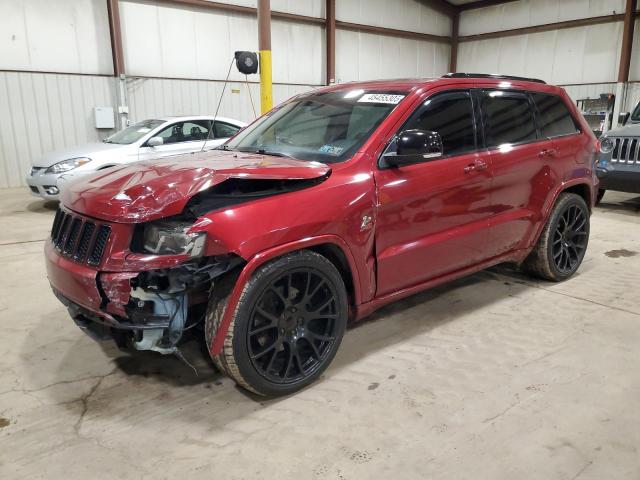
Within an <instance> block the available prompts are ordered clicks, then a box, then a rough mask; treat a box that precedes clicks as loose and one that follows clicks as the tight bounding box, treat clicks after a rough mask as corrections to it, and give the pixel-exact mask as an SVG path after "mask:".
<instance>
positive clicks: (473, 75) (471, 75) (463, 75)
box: [442, 73, 547, 84]
mask: <svg viewBox="0 0 640 480" xmlns="http://www.w3.org/2000/svg"><path fill="white" fill-rule="evenodd" d="M442 78H496V79H499V80H522V81H525V82H536V83H544V84H546V83H547V82H545V81H544V80H540V79H539V78H527V77H516V76H514V75H494V74H491V73H447V74H445V75H443V76H442Z"/></svg>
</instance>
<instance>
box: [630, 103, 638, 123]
mask: <svg viewBox="0 0 640 480" xmlns="http://www.w3.org/2000/svg"><path fill="white" fill-rule="evenodd" d="M631 121H632V122H640V102H638V105H636V109H635V110H634V111H633V113H632V114H631Z"/></svg>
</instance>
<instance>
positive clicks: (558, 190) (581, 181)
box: [530, 178, 595, 246]
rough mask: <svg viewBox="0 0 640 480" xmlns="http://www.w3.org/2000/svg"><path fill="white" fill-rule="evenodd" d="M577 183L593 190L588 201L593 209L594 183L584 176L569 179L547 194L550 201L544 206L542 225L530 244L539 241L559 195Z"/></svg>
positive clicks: (590, 208)
mask: <svg viewBox="0 0 640 480" xmlns="http://www.w3.org/2000/svg"><path fill="white" fill-rule="evenodd" d="M577 185H583V186H585V187H588V188H589V189H590V190H591V193H590V194H589V197H590V198H589V201H588V202H587V206H588V207H589V210H592V209H593V201H594V199H595V196H594V193H593V189H594V186H593V185H592V184H590V183H589V182H585V181H584V178H574V179H572V180H567V181H566V182H562V183H560V184H559V185H558V187H557V188H556V189H555V190H554V192H553V194H552V195H548V196H547V198H548V199H549V200H547V202H548V203H545V205H544V206H543V210H542V220H541V221H540V225H539V226H538V228H537V229H536V233H535V236H534V237H533V242H532V244H531V245H530V246H533V245H535V244H536V243H537V242H538V239H539V238H540V235H541V234H542V230H543V229H544V226H545V224H546V223H547V220H548V219H549V215H551V209H552V208H553V206H554V205H555V204H556V201H557V200H558V197H559V196H560V194H561V193H562V192H564V191H565V190H567V189H569V188H571V187H575V186H577Z"/></svg>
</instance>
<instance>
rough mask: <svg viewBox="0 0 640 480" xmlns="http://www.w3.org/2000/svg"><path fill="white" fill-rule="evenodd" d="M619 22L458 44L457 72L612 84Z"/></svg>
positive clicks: (562, 82) (561, 81) (618, 41)
mask: <svg viewBox="0 0 640 480" xmlns="http://www.w3.org/2000/svg"><path fill="white" fill-rule="evenodd" d="M621 42H622V22H616V23H606V24H601V25H593V26H589V27H580V28H568V29H564V30H555V31H550V32H541V33H532V34H527V35H518V36H511V37H502V38H496V39H489V40H479V41H474V42H461V43H460V45H459V49H458V71H461V72H465V71H467V72H488V73H502V74H508V75H522V76H526V77H537V78H541V79H543V80H546V81H547V82H550V83H554V84H566V83H595V82H598V83H603V82H614V81H616V80H617V77H618V66H619V61H620V48H621Z"/></svg>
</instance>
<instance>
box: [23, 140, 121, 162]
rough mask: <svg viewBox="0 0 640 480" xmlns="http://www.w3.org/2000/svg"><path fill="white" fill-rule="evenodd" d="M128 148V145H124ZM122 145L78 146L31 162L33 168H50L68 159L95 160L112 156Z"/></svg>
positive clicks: (95, 144)
mask: <svg viewBox="0 0 640 480" xmlns="http://www.w3.org/2000/svg"><path fill="white" fill-rule="evenodd" d="M125 147H128V145H125ZM122 148H123V145H118V144H116V143H104V142H100V143H87V144H86V145H79V146H76V147H71V148H65V149H61V150H56V151H55V152H51V153H48V154H46V155H44V156H42V157H40V158H38V159H36V160H34V161H33V166H34V167H43V168H44V167H50V166H51V165H54V164H56V163H58V162H62V161H63V160H69V159H70V158H78V157H88V158H91V159H95V157H97V156H101V155H104V154H105V153H106V154H112V153H113V152H114V151H116V150H121V149H122Z"/></svg>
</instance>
